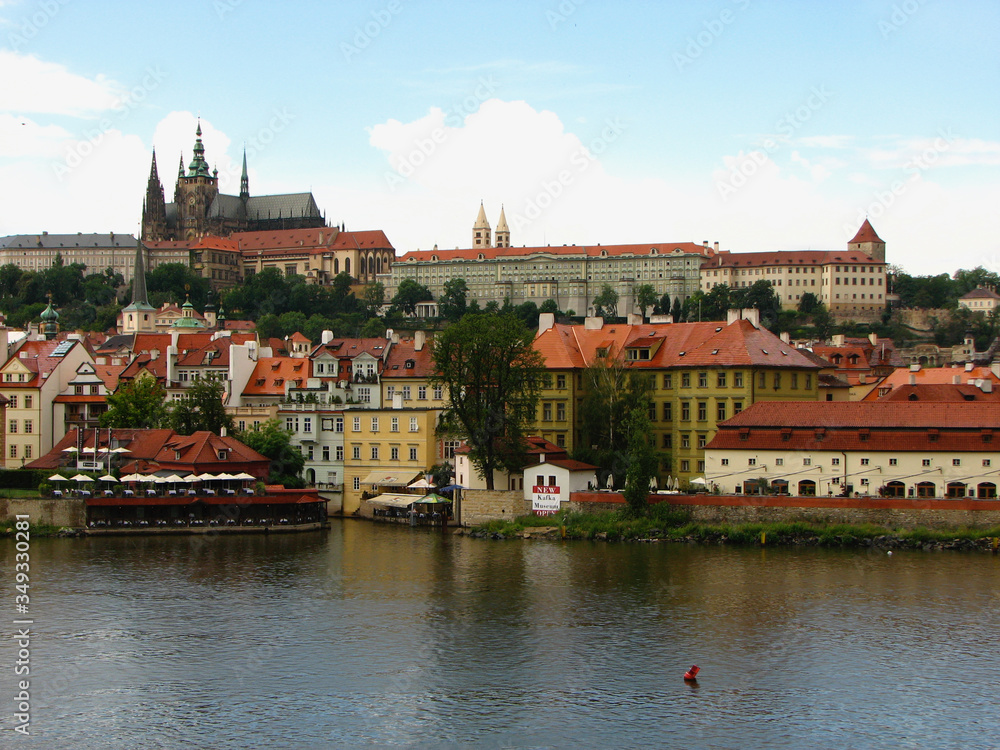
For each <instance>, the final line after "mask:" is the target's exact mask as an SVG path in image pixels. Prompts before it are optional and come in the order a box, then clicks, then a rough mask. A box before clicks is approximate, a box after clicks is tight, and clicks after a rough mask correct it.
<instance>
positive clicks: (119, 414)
mask: <svg viewBox="0 0 1000 750" xmlns="http://www.w3.org/2000/svg"><path fill="white" fill-rule="evenodd" d="M166 397H167V392H166V391H165V390H164V389H163V386H161V385H160V384H159V383H158V382H157V380H156V378H154V377H151V376H141V377H138V378H134V379H132V380H127V381H125V382H124V383H122V384H121V385H119V386H118V390H117V391H115V392H114V393H112V394H109V395H108V398H107V401H108V410H107V411H106V412H105V413H104V414H102V415H101V427H115V428H120V427H132V428H136V429H155V428H158V427H163V426H164V425H165V424H166V421H167V407H166V404H165V403H164V399H166Z"/></svg>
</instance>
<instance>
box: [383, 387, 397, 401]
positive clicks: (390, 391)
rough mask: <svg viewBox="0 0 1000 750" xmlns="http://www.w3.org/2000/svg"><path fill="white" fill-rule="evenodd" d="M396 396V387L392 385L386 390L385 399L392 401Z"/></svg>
mask: <svg viewBox="0 0 1000 750" xmlns="http://www.w3.org/2000/svg"><path fill="white" fill-rule="evenodd" d="M395 395H396V386H394V385H390V386H387V387H386V389H385V398H386V400H387V401H392V397H393V396H395Z"/></svg>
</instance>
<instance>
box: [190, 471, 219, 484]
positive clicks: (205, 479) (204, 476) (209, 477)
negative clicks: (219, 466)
mask: <svg viewBox="0 0 1000 750" xmlns="http://www.w3.org/2000/svg"><path fill="white" fill-rule="evenodd" d="M195 479H200V480H201V481H203V482H208V481H211V480H213V479H218V477H216V476H215V474H209V473H208V472H207V471H206V472H205V473H204V474H199V475H198V476H197V477H195Z"/></svg>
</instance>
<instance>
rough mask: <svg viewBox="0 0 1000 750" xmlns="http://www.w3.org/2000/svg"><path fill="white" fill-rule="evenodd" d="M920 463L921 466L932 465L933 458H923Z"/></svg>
mask: <svg viewBox="0 0 1000 750" xmlns="http://www.w3.org/2000/svg"><path fill="white" fill-rule="evenodd" d="M920 465H921V466H930V465H931V460H930V459H929V458H925V459H923V460H922V461H921V462H920Z"/></svg>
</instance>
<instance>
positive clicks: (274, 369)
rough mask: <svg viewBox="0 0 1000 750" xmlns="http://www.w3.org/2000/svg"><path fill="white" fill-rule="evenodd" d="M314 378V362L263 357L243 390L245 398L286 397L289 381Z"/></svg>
mask: <svg viewBox="0 0 1000 750" xmlns="http://www.w3.org/2000/svg"><path fill="white" fill-rule="evenodd" d="M310 377H312V362H311V361H310V360H308V359H303V358H297V359H296V358H292V357H261V358H260V359H258V360H257V365H256V366H255V367H254V369H253V374H252V375H251V376H250V379H249V380H248V381H247V384H246V387H245V388H244V389H243V395H244V396H284V395H285V383H286V382H287V381H301V382H300V383H299V385H300V386H304V385H305V382H306V379H307V378H310Z"/></svg>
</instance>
